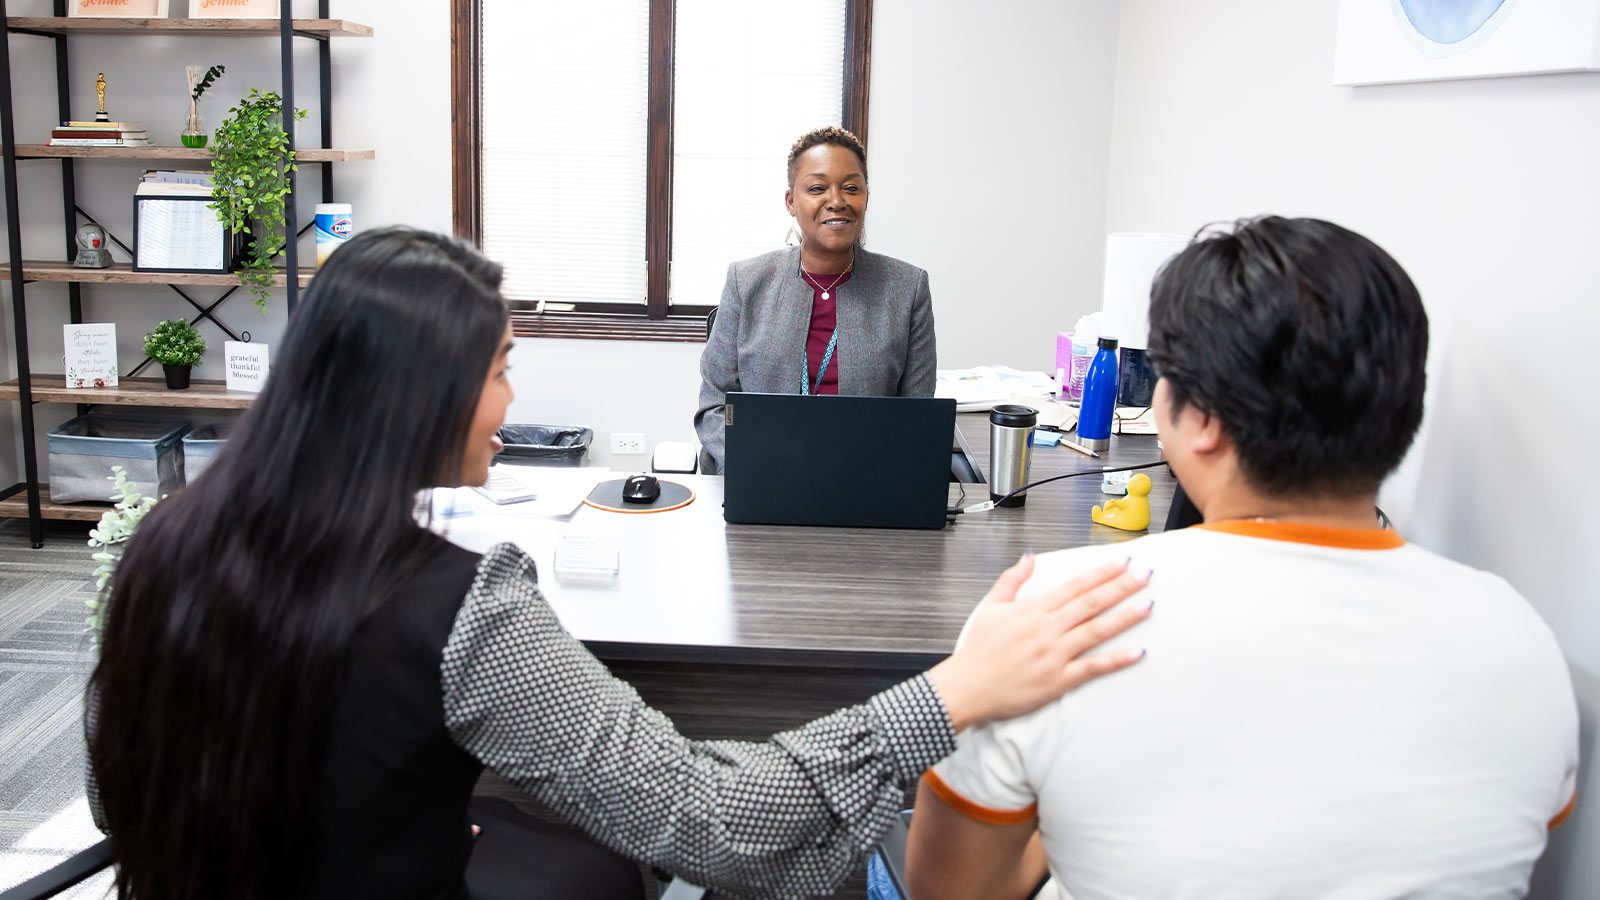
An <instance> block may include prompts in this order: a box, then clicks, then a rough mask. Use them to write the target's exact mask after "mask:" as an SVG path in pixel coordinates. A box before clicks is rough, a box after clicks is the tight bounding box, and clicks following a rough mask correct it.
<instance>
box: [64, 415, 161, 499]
mask: <svg viewBox="0 0 1600 900" xmlns="http://www.w3.org/2000/svg"><path fill="white" fill-rule="evenodd" d="M188 427H189V426H188V424H187V423H184V422H178V421H173V420H171V419H141V418H134V417H131V416H107V415H100V414H98V413H89V414H88V415H82V416H78V417H77V418H75V419H68V420H67V421H66V422H63V423H62V424H61V425H60V426H59V427H57V428H55V429H53V430H52V431H51V432H50V434H49V448H50V499H51V501H52V502H55V503H84V502H99V503H106V502H109V501H110V500H111V499H112V497H111V491H112V488H111V479H112V474H111V467H112V466H122V467H123V469H125V470H127V473H128V480H129V481H131V482H132V483H133V484H134V486H135V487H137V488H138V490H139V492H140V493H142V494H145V495H147V496H151V497H160V496H161V495H163V494H168V493H171V492H172V491H175V490H177V489H178V488H179V487H180V486H182V485H183V453H182V450H181V448H180V447H179V443H178V442H179V440H181V439H182V437H183V433H184V432H185V431H187V430H188Z"/></svg>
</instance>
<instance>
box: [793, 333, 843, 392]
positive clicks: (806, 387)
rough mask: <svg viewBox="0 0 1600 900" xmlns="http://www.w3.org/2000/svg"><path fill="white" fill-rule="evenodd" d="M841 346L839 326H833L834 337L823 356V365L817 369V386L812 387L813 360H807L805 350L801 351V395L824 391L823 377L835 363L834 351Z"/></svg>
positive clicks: (829, 341) (829, 340)
mask: <svg viewBox="0 0 1600 900" xmlns="http://www.w3.org/2000/svg"><path fill="white" fill-rule="evenodd" d="M837 346H839V326H837V325H835V326H833V337H830V338H828V350H827V352H826V353H824V354H822V365H821V366H820V367H819V368H818V369H817V384H816V386H815V387H812V385H811V360H810V359H809V358H807V356H806V351H805V348H804V347H802V348H801V349H800V395H801V396H802V397H809V396H811V394H812V392H813V391H817V392H820V391H821V390H822V376H823V375H825V374H827V371H828V363H831V362H833V349H834V348H835V347H837Z"/></svg>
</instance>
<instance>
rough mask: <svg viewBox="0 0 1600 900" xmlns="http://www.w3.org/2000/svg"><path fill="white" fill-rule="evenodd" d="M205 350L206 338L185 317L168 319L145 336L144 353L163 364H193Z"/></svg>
mask: <svg viewBox="0 0 1600 900" xmlns="http://www.w3.org/2000/svg"><path fill="white" fill-rule="evenodd" d="M205 352H206V340H205V338H203V337H201V336H200V332H198V331H195V330H194V326H193V325H190V324H189V323H188V322H187V321H185V320H183V319H168V320H166V321H165V322H162V323H161V324H160V325H157V326H156V329H155V330H154V331H152V332H150V333H149V334H147V335H145V336H144V355H145V356H148V357H150V358H151V359H153V360H155V361H156V362H158V363H161V364H162V365H163V366H192V365H194V364H195V363H198V362H199V361H200V357H202V356H204V355H205Z"/></svg>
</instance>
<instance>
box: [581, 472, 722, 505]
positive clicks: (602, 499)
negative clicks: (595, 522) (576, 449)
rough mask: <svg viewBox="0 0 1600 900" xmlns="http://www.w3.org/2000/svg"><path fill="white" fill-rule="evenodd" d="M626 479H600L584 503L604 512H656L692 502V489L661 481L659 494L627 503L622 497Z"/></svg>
mask: <svg viewBox="0 0 1600 900" xmlns="http://www.w3.org/2000/svg"><path fill="white" fill-rule="evenodd" d="M627 483H628V479H626V478H619V479H617V480H616V481H602V482H600V483H599V484H597V485H595V488H594V490H592V491H590V492H589V497H588V499H586V500H584V501H583V502H584V503H587V504H589V505H590V506H592V507H594V508H595V509H603V510H605V511H606V512H619V513H658V512H669V511H671V510H674V509H682V508H683V507H685V506H688V505H689V504H691V503H693V502H694V491H691V490H689V489H688V488H687V487H684V486H683V485H681V484H678V483H676V482H672V481H662V482H661V496H659V497H657V498H656V499H654V500H652V501H650V502H649V503H629V502H627V501H626V500H623V499H622V488H623V486H624V485H626V484H627Z"/></svg>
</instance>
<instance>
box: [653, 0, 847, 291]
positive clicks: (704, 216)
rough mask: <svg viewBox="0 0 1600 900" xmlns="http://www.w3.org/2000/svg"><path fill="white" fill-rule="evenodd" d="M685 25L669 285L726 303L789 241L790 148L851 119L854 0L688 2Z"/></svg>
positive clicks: (682, 7)
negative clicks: (734, 283)
mask: <svg viewBox="0 0 1600 900" xmlns="http://www.w3.org/2000/svg"><path fill="white" fill-rule="evenodd" d="M676 24H677V36H676V42H675V57H676V58H675V60H674V63H675V70H674V74H673V79H674V103H673V107H674V108H673V116H674V125H673V133H672V142H673V173H672V192H673V203H672V270H671V284H670V290H669V293H670V295H671V302H672V303H674V304H684V305H703V304H714V303H716V302H717V301H718V299H719V298H720V297H721V294H722V283H723V280H724V278H725V277H726V275H727V271H728V264H729V263H731V262H734V261H735V260H740V259H745V258H747V257H750V256H755V255H756V254H759V253H765V252H767V251H769V250H776V249H778V248H780V247H782V246H783V243H784V237H785V235H786V234H787V233H788V231H789V226H790V224H791V223H792V221H793V220H792V219H790V218H789V214H788V212H786V211H785V209H784V205H783V192H784V190H785V189H787V188H788V185H787V184H785V177H786V173H785V167H784V163H785V161H786V160H787V158H788V154H789V145H791V144H793V143H794V140H795V138H798V137H799V136H800V135H802V134H804V133H805V132H807V131H809V130H811V129H813V128H816V127H818V126H822V125H838V124H839V123H840V121H841V119H842V109H841V106H842V102H843V101H842V98H843V95H844V41H845V0H804V2H789V3H774V2H751V0H678V4H677V23H676Z"/></svg>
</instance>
